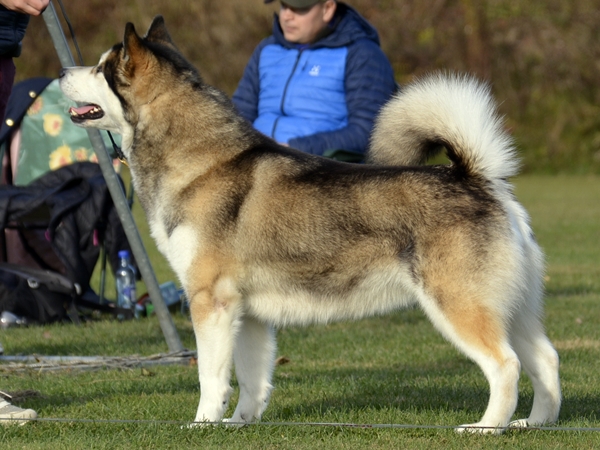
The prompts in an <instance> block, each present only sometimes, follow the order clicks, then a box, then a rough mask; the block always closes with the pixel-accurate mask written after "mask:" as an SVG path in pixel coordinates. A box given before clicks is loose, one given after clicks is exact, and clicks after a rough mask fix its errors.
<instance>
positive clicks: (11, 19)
mask: <svg viewBox="0 0 600 450" xmlns="http://www.w3.org/2000/svg"><path fill="white" fill-rule="evenodd" d="M28 24H29V16H28V15H26V14H19V13H17V12H14V11H9V10H8V9H6V8H5V7H4V6H0V56H5V57H6V56H8V57H15V56H19V55H20V54H21V41H22V40H23V37H24V36H25V30H26V29H27V25H28Z"/></svg>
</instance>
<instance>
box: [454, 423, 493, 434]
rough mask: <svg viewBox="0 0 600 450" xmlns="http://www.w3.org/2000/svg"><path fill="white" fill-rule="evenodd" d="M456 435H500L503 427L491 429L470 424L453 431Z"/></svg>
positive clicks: (478, 424)
mask: <svg viewBox="0 0 600 450" xmlns="http://www.w3.org/2000/svg"><path fill="white" fill-rule="evenodd" d="M454 431H456V432H457V433H471V434H502V433H504V431H505V428H503V427H493V426H487V425H483V424H481V423H470V424H465V425H461V426H459V427H457V428H455V429H454Z"/></svg>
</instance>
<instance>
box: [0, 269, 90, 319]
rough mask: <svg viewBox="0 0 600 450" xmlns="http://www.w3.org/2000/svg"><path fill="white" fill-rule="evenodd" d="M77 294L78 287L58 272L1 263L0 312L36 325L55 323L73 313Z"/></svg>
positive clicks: (78, 292)
mask: <svg viewBox="0 0 600 450" xmlns="http://www.w3.org/2000/svg"><path fill="white" fill-rule="evenodd" d="M80 295H81V288H80V287H79V285H77V284H76V283H73V282H71V280H69V279H68V278H67V277H65V276H63V275H61V274H60V273H58V272H53V271H50V270H43V269H36V268H32V267H23V266H17V265H15V264H9V263H0V311H9V312H11V313H13V314H15V315H16V316H19V317H25V318H27V320H28V322H36V323H38V324H46V323H52V322H58V321H63V320H65V319H68V318H69V313H70V312H71V313H73V312H75V313H76V310H75V306H74V305H75V300H76V298H77V297H78V296H80ZM70 319H73V317H70Z"/></svg>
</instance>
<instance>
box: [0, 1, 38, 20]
mask: <svg viewBox="0 0 600 450" xmlns="http://www.w3.org/2000/svg"><path fill="white" fill-rule="evenodd" d="M48 3H50V0H0V4H1V5H2V6H4V7H5V8H6V9H10V10H11V11H16V12H20V13H23V14H29V15H30V16H39V15H40V14H41V13H43V12H44V10H45V9H46V7H47V6H48Z"/></svg>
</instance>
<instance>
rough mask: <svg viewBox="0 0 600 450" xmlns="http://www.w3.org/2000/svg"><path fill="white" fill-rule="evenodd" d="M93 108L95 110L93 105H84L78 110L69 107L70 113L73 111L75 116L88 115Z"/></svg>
mask: <svg viewBox="0 0 600 450" xmlns="http://www.w3.org/2000/svg"><path fill="white" fill-rule="evenodd" d="M94 108H95V106H94V105H85V106H80V107H78V108H76V107H71V111H75V112H76V113H77V114H79V115H83V114H87V113H89V112H90V111H91V110H92V109H94Z"/></svg>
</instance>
